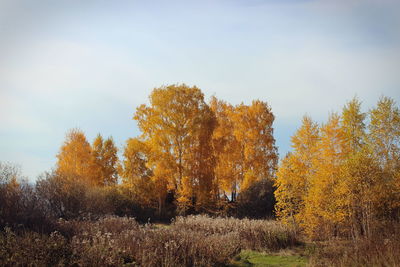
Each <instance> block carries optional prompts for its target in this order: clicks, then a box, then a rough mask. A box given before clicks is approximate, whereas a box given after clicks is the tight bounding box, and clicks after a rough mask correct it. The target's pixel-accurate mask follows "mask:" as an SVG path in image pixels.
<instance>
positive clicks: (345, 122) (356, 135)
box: [341, 98, 366, 152]
mask: <svg viewBox="0 0 400 267" xmlns="http://www.w3.org/2000/svg"><path fill="white" fill-rule="evenodd" d="M365 117H366V114H365V113H363V112H361V102H360V101H359V100H358V99H357V98H353V99H352V100H351V101H349V102H348V103H347V104H346V105H345V106H344V107H343V111H342V116H341V125H342V127H343V130H344V132H345V135H346V138H347V141H348V143H349V146H350V149H351V150H352V151H353V152H356V151H358V150H360V148H361V147H362V145H363V142H365V123H364V120H365Z"/></svg>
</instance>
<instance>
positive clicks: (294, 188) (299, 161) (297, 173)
mask: <svg viewBox="0 0 400 267" xmlns="http://www.w3.org/2000/svg"><path fill="white" fill-rule="evenodd" d="M319 140H320V133H319V126H318V124H317V123H315V122H313V121H312V120H311V118H310V117H308V116H304V117H303V121H302V125H301V126H300V128H299V129H298V130H297V132H296V133H295V134H294V135H293V137H292V138H291V142H292V148H293V152H291V153H288V154H287V155H286V156H285V157H284V158H283V159H282V161H281V163H280V166H279V168H278V172H277V178H276V181H275V186H276V187H277V189H276V191H275V198H276V201H277V204H276V214H277V216H278V217H279V218H280V219H281V220H283V221H285V222H290V223H291V224H294V225H296V226H298V224H299V223H300V222H302V221H304V219H305V217H304V209H305V203H304V201H305V198H306V196H307V193H308V189H309V184H310V177H311V175H313V173H314V172H315V169H314V167H313V163H314V161H315V159H316V158H318V156H319V150H318V143H319Z"/></svg>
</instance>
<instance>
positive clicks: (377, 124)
mask: <svg viewBox="0 0 400 267" xmlns="http://www.w3.org/2000/svg"><path fill="white" fill-rule="evenodd" d="M369 113H370V124H369V127H368V128H369V134H368V141H369V145H370V146H371V148H372V150H373V153H374V154H375V155H376V156H377V160H378V161H379V164H380V166H381V168H382V169H383V171H384V177H383V178H384V179H383V180H382V182H383V183H384V184H385V185H386V188H385V191H386V198H385V199H382V209H381V210H382V211H386V213H389V214H391V216H392V217H393V218H396V217H397V218H398V216H399V215H400V188H399V187H398V186H397V185H398V184H399V181H398V179H399V175H398V173H399V170H400V110H399V108H398V107H397V106H396V103H395V101H394V100H393V99H391V98H388V97H381V98H380V99H379V101H378V103H377V105H376V107H375V108H373V109H372V110H370V112H369Z"/></svg>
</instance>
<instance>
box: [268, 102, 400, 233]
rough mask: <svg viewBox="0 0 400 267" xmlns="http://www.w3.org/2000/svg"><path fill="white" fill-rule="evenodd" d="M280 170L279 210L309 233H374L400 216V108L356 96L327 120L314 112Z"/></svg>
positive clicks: (277, 205) (277, 178)
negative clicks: (365, 106)
mask: <svg viewBox="0 0 400 267" xmlns="http://www.w3.org/2000/svg"><path fill="white" fill-rule="evenodd" d="M291 143H292V148H293V151H292V152H290V153H288V154H287V155H286V156H285V157H284V158H283V159H282V161H281V163H280V166H279V169H278V171H277V175H276V176H277V177H276V186H277V189H276V191H275V196H276V200H277V204H276V212H277V215H278V217H279V218H281V219H282V220H283V221H285V222H287V223H290V224H293V225H295V226H296V227H298V228H301V229H303V230H304V231H305V232H306V233H307V234H308V235H309V236H310V237H312V238H315V239H326V238H330V237H335V236H336V237H340V236H342V237H343V236H345V237H349V238H360V237H367V238H369V237H371V236H372V235H373V234H379V233H380V232H383V231H382V230H383V229H384V228H388V227H391V226H390V223H397V224H398V222H399V220H400V111H399V108H398V107H397V106H396V103H395V102H394V100H393V99H391V98H388V97H381V98H380V99H379V101H378V102H377V104H376V106H375V107H374V108H373V109H371V110H369V111H368V112H362V111H361V102H360V101H359V100H358V99H357V98H354V99H352V100H351V101H350V102H348V103H347V104H346V105H345V106H344V108H343V110H342V112H341V114H338V113H332V114H331V115H330V116H329V119H328V121H327V122H326V123H323V124H318V123H316V122H314V121H313V120H312V119H311V118H310V117H309V116H305V117H304V118H303V120H302V125H301V127H300V128H299V129H298V130H297V132H296V133H295V134H294V135H293V136H292V138H291Z"/></svg>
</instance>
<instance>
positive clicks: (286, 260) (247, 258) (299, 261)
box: [229, 250, 307, 267]
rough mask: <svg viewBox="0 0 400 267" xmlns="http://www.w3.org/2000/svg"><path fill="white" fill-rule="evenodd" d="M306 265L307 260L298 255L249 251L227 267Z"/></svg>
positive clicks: (237, 257) (294, 266) (287, 266)
mask: <svg viewBox="0 0 400 267" xmlns="http://www.w3.org/2000/svg"><path fill="white" fill-rule="evenodd" d="M306 265H307V258H306V257H304V256H300V255H272V254H267V253H262V252H256V251H251V250H244V251H242V252H241V253H240V254H239V255H237V256H236V257H235V258H234V259H233V261H232V262H231V264H230V265H229V266H230V267H239V266H240V267H245V266H259V267H261V266H266V267H267V266H268V267H269V266H270V267H278V266H279V267H303V266H306Z"/></svg>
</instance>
